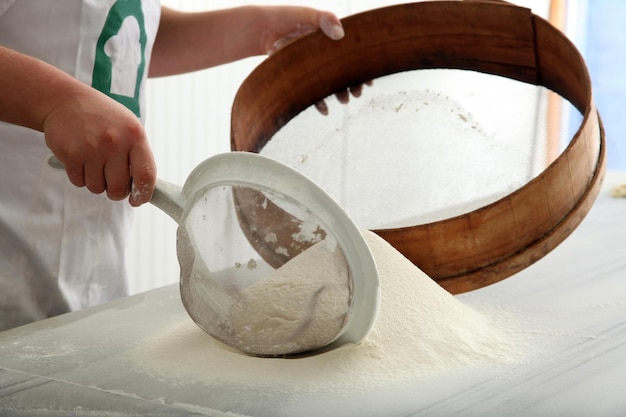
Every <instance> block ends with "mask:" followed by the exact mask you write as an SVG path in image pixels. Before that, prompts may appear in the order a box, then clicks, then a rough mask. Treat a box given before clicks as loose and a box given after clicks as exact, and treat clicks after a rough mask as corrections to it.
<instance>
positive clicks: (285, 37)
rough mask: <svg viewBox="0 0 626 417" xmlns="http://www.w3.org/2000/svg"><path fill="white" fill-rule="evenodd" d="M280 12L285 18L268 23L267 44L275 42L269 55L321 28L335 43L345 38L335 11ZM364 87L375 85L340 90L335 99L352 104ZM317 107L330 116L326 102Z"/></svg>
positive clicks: (293, 10) (294, 8)
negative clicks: (268, 34)
mask: <svg viewBox="0 0 626 417" xmlns="http://www.w3.org/2000/svg"><path fill="white" fill-rule="evenodd" d="M279 9H280V10H281V12H282V13H281V14H280V15H281V16H282V18H281V19H275V20H274V21H273V22H272V21H270V23H269V24H268V27H269V28H270V30H269V31H268V32H269V33H270V34H271V36H270V37H269V38H268V40H267V41H266V43H267V44H270V43H271V46H270V47H269V48H268V49H267V51H268V54H269V55H271V54H272V53H274V52H276V51H277V50H279V49H280V48H282V47H284V46H285V45H287V44H289V43H291V42H293V41H294V40H296V39H298V38H300V37H302V36H304V35H306V34H308V33H311V32H313V31H315V30H317V29H318V28H319V29H320V30H321V31H322V32H323V33H324V34H325V35H326V36H328V37H329V38H330V39H333V40H340V39H342V38H343V37H344V35H345V33H344V30H343V26H342V25H341V21H340V20H339V19H338V18H337V16H335V15H334V14H333V13H331V12H327V11H321V10H315V9H310V8H301V7H285V8H279ZM364 85H368V86H370V85H372V82H371V81H369V82H367V83H364V84H360V85H355V86H351V87H349V88H346V89H345V90H342V91H338V92H336V93H335V97H336V98H337V101H339V102H340V103H342V104H347V103H348V102H349V101H350V96H352V97H355V98H358V97H360V96H361V93H362V90H363V86H364ZM315 108H316V109H317V111H319V112H320V113H321V114H323V115H328V105H327V104H326V101H325V100H320V101H318V102H317V103H315Z"/></svg>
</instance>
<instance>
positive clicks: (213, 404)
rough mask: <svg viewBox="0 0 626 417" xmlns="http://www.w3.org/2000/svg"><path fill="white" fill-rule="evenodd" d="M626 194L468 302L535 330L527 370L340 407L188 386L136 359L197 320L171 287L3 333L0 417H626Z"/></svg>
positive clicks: (357, 399) (616, 179) (306, 395)
mask: <svg viewBox="0 0 626 417" xmlns="http://www.w3.org/2000/svg"><path fill="white" fill-rule="evenodd" d="M619 183H626V173H617V172H609V173H608V174H607V178H606V180H605V182H604V188H603V190H602V192H601V194H600V196H599V198H598V200H597V202H596V203H595V205H594V207H593V208H592V210H591V212H590V214H589V215H588V216H587V218H586V219H585V220H584V221H583V223H582V224H581V225H580V226H579V228H578V229H577V230H576V231H575V232H574V233H573V234H572V235H571V236H570V237H569V238H568V239H567V240H566V241H565V242H564V243H562V244H561V245H560V246H559V247H557V248H556V249H555V250H554V251H553V252H551V253H550V254H548V255H547V256H546V257H545V258H543V259H542V260H540V261H539V262H537V263H536V264H534V265H532V266H530V267H529V268H527V269H526V270H524V271H522V272H521V273H519V274H517V275H515V276H513V277H511V278H509V279H507V280H505V281H502V282H500V283H498V284H495V285H492V286H490V287H487V288H483V289H481V290H478V291H474V292H472V293H469V294H464V295H461V296H459V298H460V299H461V300H464V301H467V302H472V303H483V304H489V305H494V306H505V307H506V308H508V309H515V310H516V311H517V312H518V313H519V314H520V315H522V316H523V317H524V319H525V320H527V322H528V323H531V324H532V327H533V329H534V330H535V331H536V332H537V334H538V337H537V341H536V342H537V343H540V344H541V346H540V347H541V349H540V350H539V352H540V353H539V354H538V355H536V356H535V357H534V358H533V360H532V361H530V362H528V363H524V364H518V365H515V366H512V367H511V369H502V368H498V369H497V370H489V369H484V370H482V371H481V370H478V371H477V370H473V371H472V372H462V371H459V372H458V373H457V374H453V375H447V376H446V377H445V378H443V377H442V378H440V379H438V378H432V379H430V380H428V381H424V380H421V381H416V382H415V383H414V384H408V385H404V386H401V387H383V388H377V389H373V390H361V391H358V392H357V391H355V392H354V393H352V394H349V395H345V394H343V395H334V396H333V395H322V394H320V393H315V392H303V393H302V394H301V395H297V396H286V395H284V392H281V391H273V390H271V389H263V390H259V389H258V388H255V387H251V386H247V385H246V384H244V383H242V384H232V383H231V384H223V385H220V384H219V383H218V384H216V383H215V381H212V382H211V383H210V384H209V383H203V381H202V380H201V379H200V380H199V379H198V378H195V379H194V380H193V381H192V380H190V381H188V382H185V381H181V379H180V378H169V377H168V376H167V375H166V374H156V375H155V374H154V373H150V372H146V371H145V370H142V369H141V368H140V367H137V366H134V365H136V363H135V362H136V361H137V357H136V356H134V357H133V356H132V355H130V354H129V352H131V351H133V352H136V351H137V349H138V348H141V347H142V344H144V343H147V341H149V340H150V338H151V337H152V336H153V335H154V334H155V333H157V332H159V331H161V330H162V329H163V328H164V327H167V326H170V325H172V324H174V323H178V322H181V321H184V320H187V319H188V317H187V315H186V313H185V311H184V309H183V307H182V304H181V303H180V299H179V295H178V288H177V286H175V285H173V286H167V287H164V288H160V289H157V290H153V291H149V292H147V293H144V294H139V295H136V296H132V297H128V298H126V299H122V300H118V301H115V302H112V303H109V304H105V305H103V306H99V307H96V308H93V309H88V310H85V311H81V312H76V313H70V314H67V315H64V316H60V317H57V318H53V319H49V320H45V321H42V322H38V323H34V324H31V325H28V326H24V327H21V328H17V329H13V330H10V331H7V332H3V333H0V415H2V416H21V415H24V416H44V415H45V416H48V415H50V416H84V415H94V416H137V415H149V416H188V415H204V416H207V415H208V416H233V415H249V416H268V417H270V416H271V417H278V416H291V415H294V416H295V415H297V416H321V415H328V416H331V415H332V416H359V417H365V416H457V415H458V416H515V415H524V416H558V415H562V416H587V417H588V416H623V415H625V414H626V198H620V199H617V198H612V197H611V196H610V195H609V191H608V190H609V189H610V188H611V187H612V186H613V185H616V184H619ZM198 331H199V332H200V330H198ZM181 338H182V340H179V342H181V343H184V342H185V340H184V336H181ZM156 348H157V349H158V346H157V347H156ZM181 354H184V352H181ZM210 378H211V376H210V375H207V381H208V380H209V379H210ZM296 388H297V387H296Z"/></svg>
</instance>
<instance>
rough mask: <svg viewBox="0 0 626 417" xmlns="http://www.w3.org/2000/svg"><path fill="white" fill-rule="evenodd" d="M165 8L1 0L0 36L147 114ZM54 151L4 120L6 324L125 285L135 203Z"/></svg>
mask: <svg viewBox="0 0 626 417" xmlns="http://www.w3.org/2000/svg"><path fill="white" fill-rule="evenodd" d="M159 17H160V6H159V2H158V0H120V1H117V0H55V1H41V0H0V44H1V45H3V46H5V47H8V48H11V49H14V50H16V51H18V52H21V53H24V54H28V55H31V56H34V57H37V58H39V59H42V60H44V61H46V62H48V63H50V64H52V65H54V66H56V67H58V68H60V69H61V70H63V71H65V72H67V73H68V74H70V75H72V76H74V77H76V78H77V79H79V80H80V81H83V82H84V83H86V84H89V85H92V86H94V87H95V88H98V89H100V90H101V91H103V92H104V93H106V94H108V95H109V96H111V97H113V98H114V99H116V100H118V101H120V102H121V103H123V104H124V105H126V106H127V107H129V108H130V109H131V110H132V111H133V112H134V113H135V114H137V116H138V117H140V118H141V119H142V120H143V117H144V114H143V110H144V109H145V105H144V101H145V93H144V90H145V80H146V77H147V72H148V67H149V62H150V54H151V50H152V45H153V42H154V38H155V36H156V32H157V28H158V23H159ZM41 88H45V86H41ZM50 153H51V152H50V150H49V149H48V148H47V146H46V144H45V141H44V138H43V134H42V133H40V132H36V131H33V130H30V129H26V128H22V127H18V126H14V125H9V124H6V123H1V122H0V330H1V329H3V328H10V327H13V326H16V325H20V324H24V323H27V322H30V321H33V320H38V319H42V318H45V317H48V316H52V315H56V314H59V313H62V312H66V311H69V310H76V309H81V308H84V307H87V306H91V305H95V304H98V303H102V302H106V301H109V300H111V299H114V298H116V297H120V296H123V295H125V294H126V272H125V242H126V239H127V235H128V233H129V231H130V227H131V220H132V219H131V217H132V208H131V207H130V205H129V204H128V202H127V201H121V202H113V201H111V200H108V199H107V198H106V195H104V194H102V195H94V194H91V193H90V192H89V191H88V190H87V189H85V188H77V187H75V186H73V185H72V184H71V183H70V182H69V180H68V179H67V176H66V175H65V172H64V171H61V170H55V169H53V168H51V167H49V166H48V165H47V163H46V159H47V157H48V156H49V155H50Z"/></svg>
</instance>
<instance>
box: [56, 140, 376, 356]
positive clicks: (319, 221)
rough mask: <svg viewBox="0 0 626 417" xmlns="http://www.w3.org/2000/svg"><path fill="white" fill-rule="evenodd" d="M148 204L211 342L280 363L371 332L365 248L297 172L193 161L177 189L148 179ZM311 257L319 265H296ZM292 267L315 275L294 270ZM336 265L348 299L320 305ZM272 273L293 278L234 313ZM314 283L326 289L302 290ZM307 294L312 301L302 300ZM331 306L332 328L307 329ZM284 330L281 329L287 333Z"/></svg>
mask: <svg viewBox="0 0 626 417" xmlns="http://www.w3.org/2000/svg"><path fill="white" fill-rule="evenodd" d="M55 159H56V158H54V159H51V160H49V163H50V165H51V166H55V163H56V164H57V165H56V167H57V168H59V167H62V166H60V164H58V161H55ZM151 203H152V204H153V205H155V206H156V207H158V208H160V209H161V210H163V211H164V212H165V213H167V214H168V215H169V216H170V217H172V218H173V219H174V220H175V221H176V222H177V223H178V224H179V228H178V233H177V253H178V259H179V263H180V268H181V275H180V291H181V298H182V301H183V305H184V306H185V309H186V310H187V313H188V314H189V316H190V317H191V318H192V319H193V320H194V322H195V323H196V324H197V325H198V326H199V327H200V328H202V329H203V330H204V331H205V332H207V333H209V334H210V335H211V336H213V337H215V338H216V339H218V340H220V341H222V342H224V343H226V344H227V345H229V346H232V347H235V348H237V349H239V350H241V351H244V352H246V353H250V354H254V355H261V356H280V355H287V354H295V353H300V352H303V351H310V350H316V349H320V348H325V349H330V348H334V347H336V346H339V345H343V344H345V343H359V342H360V341H362V340H363V339H364V338H365V337H366V336H367V334H368V333H369V331H370V330H371V328H372V327H373V325H374V322H375V319H376V316H377V313H378V307H379V299H380V289H379V283H378V271H377V269H376V264H375V261H374V258H373V256H372V254H371V252H370V250H369V247H368V246H367V243H366V242H365V240H364V238H363V236H362V234H361V232H360V231H359V229H358V228H357V226H356V225H355V224H354V223H353V222H352V220H351V219H350V218H349V217H348V215H347V214H346V213H345V211H344V210H343V209H342V208H341V207H340V206H339V205H338V204H337V203H336V202H335V201H334V200H333V199H332V198H331V197H330V196H329V195H328V194H327V193H326V192H325V191H324V190H322V189H321V188H320V187H318V186H317V185H316V184H315V183H314V182H312V181H311V180H309V179H308V178H307V177H305V176H304V175H302V174H301V173H299V172H297V171H296V170H294V169H292V168H290V167H288V166H287V165H284V164H282V163H280V162H277V161H275V160H273V159H270V158H268V157H264V156H261V155H258V154H253V153H246V152H231V153H225V154H221V155H217V156H214V157H212V158H209V159H207V160H205V161H203V162H202V163H200V164H199V165H198V166H197V167H196V168H195V169H194V170H193V171H192V172H191V174H190V175H189V177H188V178H187V180H186V181H185V184H184V186H183V187H180V186H178V185H175V184H171V183H168V182H165V181H162V180H157V184H156V188H155V191H154V194H153V196H152V200H151ZM312 252H315V254H316V256H318V258H315V259H317V260H319V261H320V262H319V265H316V266H315V267H312V266H311V264H310V263H309V264H306V263H304V264H303V263H301V262H300V263H299V262H298V259H302V258H303V257H305V256H306V255H307V254H308V253H312ZM320 256H321V258H320ZM338 259H339V261H338ZM286 263H289V264H288V265H285V264H286ZM299 265H306V266H305V267H306V268H314V269H315V271H313V270H307V271H301V270H298V269H297V268H302V267H301V266H299ZM328 265H331V268H330V269H329V267H328ZM333 265H334V266H333ZM341 265H344V270H345V274H343V277H342V276H341V274H337V278H336V279H337V280H341V279H342V278H343V280H344V283H345V285H344V286H345V287H346V289H347V291H346V292H337V293H336V294H335V295H337V296H343V295H344V294H345V297H344V298H345V300H336V299H335V300H334V301H333V303H334V304H328V305H327V304H324V302H325V301H328V299H332V298H333V296H334V295H333V294H330V296H324V297H321V296H319V293H320V292H321V291H326V290H328V289H329V288H338V287H337V286H335V285H328V283H331V284H333V282H332V280H334V279H335V276H334V275H333V276H329V274H332V271H334V270H341ZM346 266H347V270H346V268H345V267H346ZM294 268H295V269H294ZM333 268H334V270H333ZM337 268H339V269H337ZM276 271H283V272H289V273H293V274H294V280H293V282H290V281H289V280H287V281H286V282H282V283H279V284H278V286H275V287H272V288H271V289H272V291H270V292H266V293H262V292H261V293H260V294H261V295H263V294H266V295H267V296H268V297H272V299H271V300H268V299H265V300H263V299H261V300H259V299H257V300H254V301H253V302H251V303H250V302H248V304H247V308H242V307H241V305H242V303H243V302H244V301H249V300H247V299H246V297H247V294H248V293H250V289H251V288H254V284H258V282H259V281H262V280H275V277H276ZM303 274H304V275H303ZM319 274H325V275H324V276H321V277H319V276H318V275H319ZM296 277H299V278H297V279H296ZM318 278H319V279H320V282H324V283H325V284H323V285H322V284H320V287H318V288H316V287H315V286H311V287H310V288H309V286H308V285H303V284H309V280H311V279H318ZM346 280H347V282H346ZM339 284H341V283H339ZM281 286H284V287H281ZM295 286H299V287H298V288H296V289H294V288H293V287H295ZM307 290H310V291H315V293H311V294H303V293H302V292H303V291H305V292H306V291H307ZM288 291H292V292H288ZM293 291H296V292H295V296H292V295H291V294H294V293H293ZM335 298H337V297H335ZM303 300H304V301H303ZM336 302H339V304H341V303H344V304H345V309H344V312H343V313H341V316H339V317H336V318H338V319H339V321H338V327H336V329H335V330H333V329H328V328H327V327H328V326H326V325H325V324H323V322H316V319H317V318H318V317H325V316H327V315H329V314H336V312H335V313H333V312H332V310H333V309H336V307H337V305H336ZM255 303H256V304H255ZM281 303H284V304H285V305H281ZM298 303H301V304H302V305H300V304H298ZM287 304H289V305H287ZM257 305H260V306H261V307H263V308H260V309H258V311H256V310H252V312H253V313H254V314H253V315H255V317H252V315H251V316H250V317H242V314H250V312H251V309H250V307H252V308H255V309H256V306H257ZM300 308H301V309H302V310H301V311H298V310H299V309H300ZM266 310H267V311H266ZM294 310H295V311H294ZM259 314H261V315H263V314H269V315H275V316H273V317H268V318H265V317H259V316H258V315H259ZM315 323H317V324H315ZM320 323H321V324H320ZM260 326H261V327H260ZM285 326H290V329H289V331H285ZM316 326H317V330H315V329H314V327H316ZM251 329H253V330H251ZM320 329H321V330H322V331H325V332H326V334H325V335H322V336H319V337H317V338H316V336H314V335H313V336H312V335H311V334H309V333H311V332H313V331H316V332H319V331H320ZM290 332H292V333H290ZM293 332H295V333H293ZM328 332H330V333H328ZM251 337H255V338H259V339H261V340H250V338H251Z"/></svg>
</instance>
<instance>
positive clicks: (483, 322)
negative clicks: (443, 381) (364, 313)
mask: <svg viewBox="0 0 626 417" xmlns="http://www.w3.org/2000/svg"><path fill="white" fill-rule="evenodd" d="M364 236H365V238H366V240H367V242H368V245H369V247H370V249H371V251H372V253H373V254H374V257H375V258H376V263H377V266H378V269H379V276H380V285H381V306H380V312H379V317H378V319H377V321H376V324H375V327H374V329H373V330H372V332H371V333H370V335H369V336H368V337H367V339H366V340H365V341H363V342H362V343H361V344H359V345H354V344H348V345H344V346H342V347H340V348H337V349H334V350H331V351H328V352H325V353H321V354H318V355H313V356H304V357H300V358H292V359H283V358H258V357H252V356H247V355H244V354H242V353H240V352H237V351H236V350H234V349H232V348H230V347H227V346H225V345H223V344H222V343H220V342H218V341H216V340H215V339H213V338H211V337H210V336H208V335H207V334H205V333H204V332H203V331H202V330H200V329H199V328H197V327H196V326H195V325H194V324H193V322H192V321H191V320H181V322H180V323H178V324H176V325H174V326H172V327H170V328H168V329H165V330H164V331H163V332H162V334H158V335H155V336H154V337H152V338H151V339H149V340H146V341H142V346H143V347H142V348H141V349H138V350H137V351H136V352H134V354H133V357H134V360H133V362H135V363H139V364H140V365H141V367H142V369H143V370H144V371H145V372H148V373H150V374H151V375H155V376H158V377H167V378H170V379H171V378H178V380H179V381H180V382H181V383H191V382H201V383H204V384H207V385H212V384H215V385H219V386H223V385H225V384H228V385H230V384H234V385H236V386H241V387H242V388H245V387H250V386H252V387H254V386H257V387H260V388H262V389H264V390H268V389H270V388H271V389H272V390H282V394H281V395H285V394H286V395H290V394H293V395H298V393H299V392H305V391H307V392H311V391H314V392H320V391H324V392H326V391H327V392H333V393H335V394H336V393H341V392H346V393H347V392H354V391H362V390H364V389H366V388H372V387H388V386H389V385H392V384H403V383H408V382H411V381H415V380H423V379H430V378H433V377H437V376H441V375H445V374H446V373H449V372H451V371H454V370H463V369H468V368H470V369H471V368H473V367H481V366H482V367H485V366H498V365H510V364H511V363H516V362H518V361H520V360H523V359H524V355H523V354H522V353H521V351H520V350H522V349H523V348H524V347H523V345H521V344H520V340H521V339H520V338H519V337H518V336H517V335H518V329H516V327H515V326H514V325H513V324H512V322H511V321H510V319H509V318H507V317H506V316H505V315H503V314H502V313H503V312H501V311H495V310H491V311H487V312H486V313H485V314H481V313H479V312H478V311H476V310H474V309H472V308H470V307H469V306H467V305H465V304H463V303H461V302H460V301H459V300H458V299H457V298H455V297H453V296H452V295H450V294H449V293H448V292H446V291H445V290H443V289H442V288H441V287H440V286H439V285H437V284H436V283H435V282H434V281H433V280H432V279H430V278H429V277H428V276H427V275H426V274H424V273H423V272H422V271H420V270H419V269H418V268H416V267H415V266H414V265H413V264H412V263H411V262H410V261H409V260H407V259H406V258H405V257H404V256H403V255H402V254H400V253H399V252H398V251H396V250H395V249H394V248H393V247H392V246H390V245H389V244H388V243H387V242H385V241H384V240H383V239H382V238H380V237H378V236H377V235H375V234H373V233H371V232H364ZM326 268H328V266H326Z"/></svg>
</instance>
